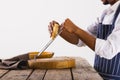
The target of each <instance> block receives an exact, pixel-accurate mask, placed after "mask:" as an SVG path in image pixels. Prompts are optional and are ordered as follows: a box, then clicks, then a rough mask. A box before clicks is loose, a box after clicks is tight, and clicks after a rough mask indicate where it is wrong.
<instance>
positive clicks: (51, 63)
mask: <svg viewBox="0 0 120 80" xmlns="http://www.w3.org/2000/svg"><path fill="white" fill-rule="evenodd" d="M28 65H29V68H32V69H61V68H73V67H75V59H73V58H69V57H53V58H43V59H36V60H34V59H32V60H29V61H28Z"/></svg>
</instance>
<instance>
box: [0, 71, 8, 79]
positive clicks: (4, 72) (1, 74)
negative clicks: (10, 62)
mask: <svg viewBox="0 0 120 80" xmlns="http://www.w3.org/2000/svg"><path fill="white" fill-rule="evenodd" d="M7 72H9V70H2V69H0V78H1V77H2V76H4V75H5V74H6V73H7Z"/></svg>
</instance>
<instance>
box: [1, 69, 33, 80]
mask: <svg viewBox="0 0 120 80" xmlns="http://www.w3.org/2000/svg"><path fill="white" fill-rule="evenodd" d="M31 72H32V70H30V69H28V70H11V71H10V72H8V73H7V74H6V75H4V76H3V77H2V78H1V79H0V80H26V79H27V78H28V76H29V75H30V74H31Z"/></svg>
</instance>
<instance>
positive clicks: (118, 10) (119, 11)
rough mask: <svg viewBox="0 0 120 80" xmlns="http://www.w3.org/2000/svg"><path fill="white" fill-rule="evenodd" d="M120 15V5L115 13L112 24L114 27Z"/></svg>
mask: <svg viewBox="0 0 120 80" xmlns="http://www.w3.org/2000/svg"><path fill="white" fill-rule="evenodd" d="M119 13H120V4H119V6H118V8H117V10H116V12H115V15H114V18H113V23H112V25H113V26H114V25H115V21H116V19H117V17H118V15H119Z"/></svg>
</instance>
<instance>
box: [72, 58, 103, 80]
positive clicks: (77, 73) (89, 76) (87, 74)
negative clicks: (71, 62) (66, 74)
mask: <svg viewBox="0 0 120 80" xmlns="http://www.w3.org/2000/svg"><path fill="white" fill-rule="evenodd" d="M72 72H73V78H74V80H103V79H102V78H101V77H100V75H99V74H98V73H97V72H96V71H95V69H94V68H93V67H92V66H90V64H89V63H88V62H87V61H86V60H85V59H82V58H76V68H73V69H72Z"/></svg>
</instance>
